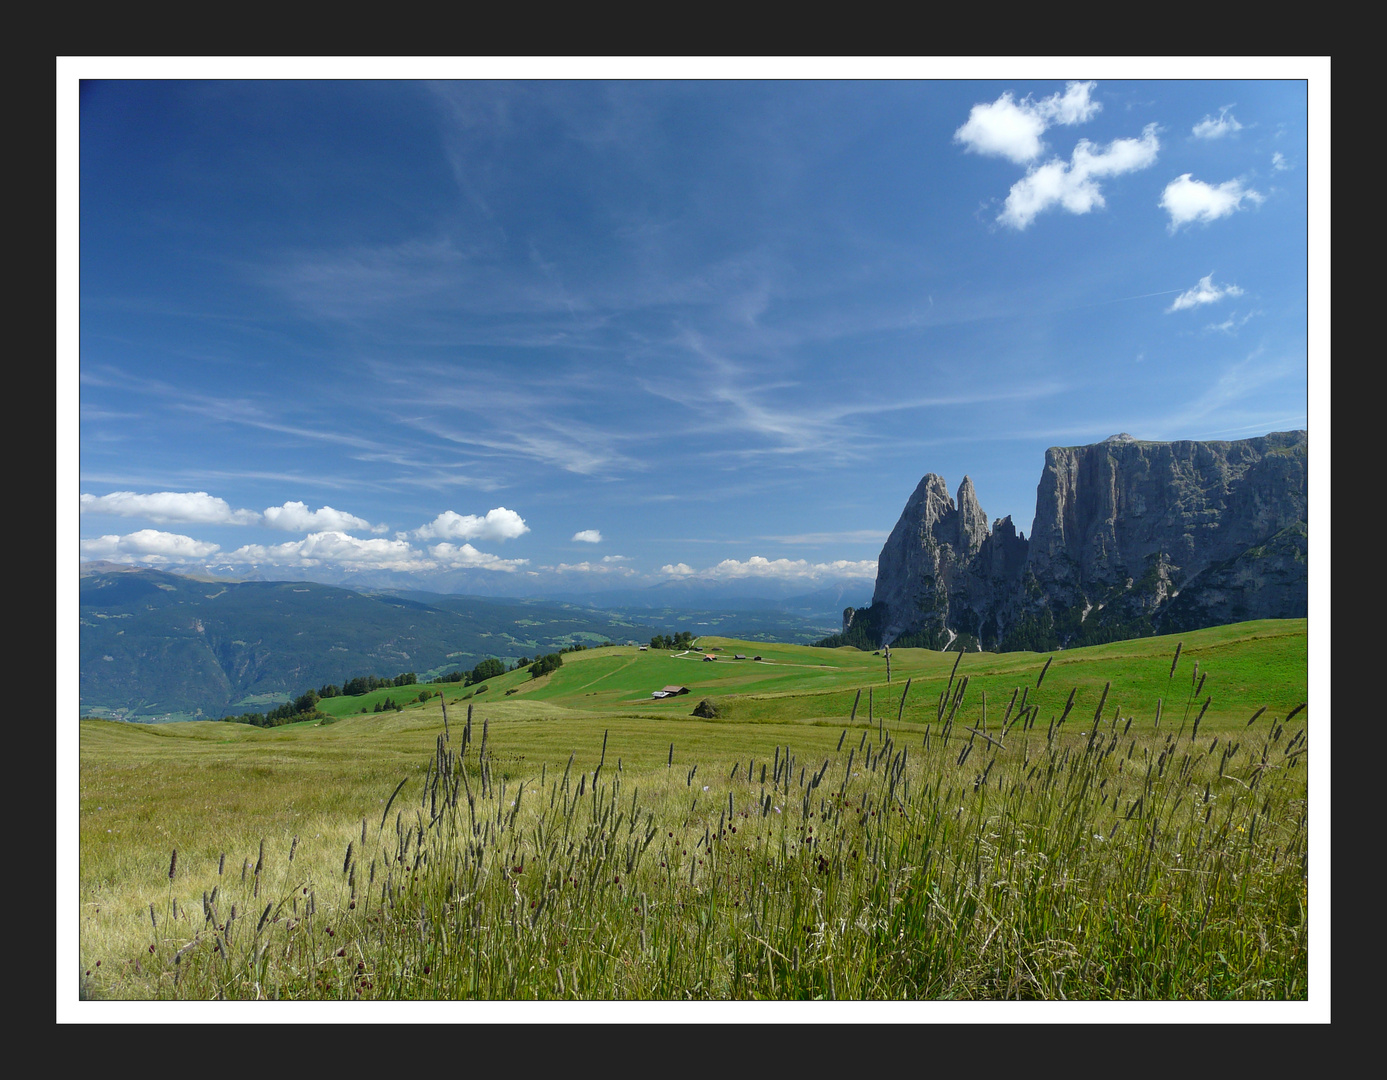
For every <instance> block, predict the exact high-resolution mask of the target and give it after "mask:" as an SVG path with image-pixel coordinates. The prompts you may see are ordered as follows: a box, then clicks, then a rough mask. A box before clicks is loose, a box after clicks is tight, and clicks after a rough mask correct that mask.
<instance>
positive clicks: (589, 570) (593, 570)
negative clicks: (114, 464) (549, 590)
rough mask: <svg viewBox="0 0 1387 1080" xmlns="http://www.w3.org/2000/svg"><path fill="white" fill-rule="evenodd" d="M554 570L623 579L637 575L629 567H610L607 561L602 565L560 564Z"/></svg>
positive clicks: (585, 563)
mask: <svg viewBox="0 0 1387 1080" xmlns="http://www.w3.org/2000/svg"><path fill="white" fill-rule="evenodd" d="M553 570H554V572H555V573H558V574H617V575H619V576H621V577H630V576H632V575H634V574H635V573H636V571H634V570H632V569H631V568H630V567H629V566H613V565H610V564H609V563H608V560H606V559H603V560H602V562H600V563H595V562H580V563H559V565H558V566H555V567H553Z"/></svg>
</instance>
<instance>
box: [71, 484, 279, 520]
mask: <svg viewBox="0 0 1387 1080" xmlns="http://www.w3.org/2000/svg"><path fill="white" fill-rule="evenodd" d="M81 506H82V513H84V514H115V515H117V516H119V517H142V518H148V519H149V520H150V521H157V522H160V523H165V522H171V521H187V522H194V523H197V524H201V525H253V524H255V523H256V522H258V521H259V520H260V515H259V514H257V513H256V512H255V511H254V510H233V509H231V507H230V506H229V505H228V504H227V502H226V500H225V499H218V498H214V497H213V496H211V495H209V494H207V492H205V491H156V492H153V493H151V494H148V495H139V494H136V493H135V492H133V491H113V492H111V493H110V494H109V495H101V496H97V495H83V496H82V498H81Z"/></svg>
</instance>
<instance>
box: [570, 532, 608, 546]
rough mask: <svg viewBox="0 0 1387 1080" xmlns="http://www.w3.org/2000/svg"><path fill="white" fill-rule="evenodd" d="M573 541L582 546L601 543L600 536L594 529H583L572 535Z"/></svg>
mask: <svg viewBox="0 0 1387 1080" xmlns="http://www.w3.org/2000/svg"><path fill="white" fill-rule="evenodd" d="M573 539H574V540H577V541H580V542H581V543H584V544H600V543H602V534H601V533H600V532H598V531H597V530H596V529H584V530H583V531H582V532H576V533H574V534H573Z"/></svg>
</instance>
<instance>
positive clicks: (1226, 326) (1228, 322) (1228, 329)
mask: <svg viewBox="0 0 1387 1080" xmlns="http://www.w3.org/2000/svg"><path fill="white" fill-rule="evenodd" d="M1260 314H1262V313H1261V312H1260V311H1249V312H1248V313H1247V314H1246V315H1244V316H1243V317H1242V318H1241V319H1240V318H1238V313H1237V312H1236V311H1234V312H1232V313H1231V314H1230V315H1229V316H1228V318H1226V319H1224V320H1223V322H1221V323H1210V324H1209V325H1208V326H1206V327H1204V329H1205V330H1219V331H1222V332H1223V333H1225V334H1234V333H1237V331H1238V330H1240V329H1242V327H1244V326H1246V325H1247V323H1248V321H1249V320H1251V319H1253V318H1255V317H1256V316H1258V315H1260Z"/></svg>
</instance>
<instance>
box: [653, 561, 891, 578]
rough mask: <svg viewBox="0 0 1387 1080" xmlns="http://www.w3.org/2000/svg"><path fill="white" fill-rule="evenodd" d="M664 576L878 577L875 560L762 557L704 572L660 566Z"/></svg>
mask: <svg viewBox="0 0 1387 1080" xmlns="http://www.w3.org/2000/svg"><path fill="white" fill-rule="evenodd" d="M660 573H662V574H669V575H672V576H674V577H701V578H711V579H714V580H719V581H727V580H735V579H739V578H779V579H781V580H797V581H810V582H812V581H819V580H823V579H825V578H831V579H835V580H836V579H838V578H845V577H847V578H875V577H876V573H877V564H876V560H875V559H862V560H858V561H853V560H849V559H836V560H834V561H833V562H827V563H811V562H809V561H808V560H807V559H767V558H764V557H762V556H760V555H753V556H752V557H751V558H749V559H747V560H745V561H741V560H738V559H723V560H722V562H720V563H718V564H717V565H716V566H712V567H709V568H708V569H707V570H704V571H701V572H700V571H697V570H694V569H693V568H692V567H690V566H688V565H687V564H685V563H678V564H676V565H674V566H662V567H660Z"/></svg>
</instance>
